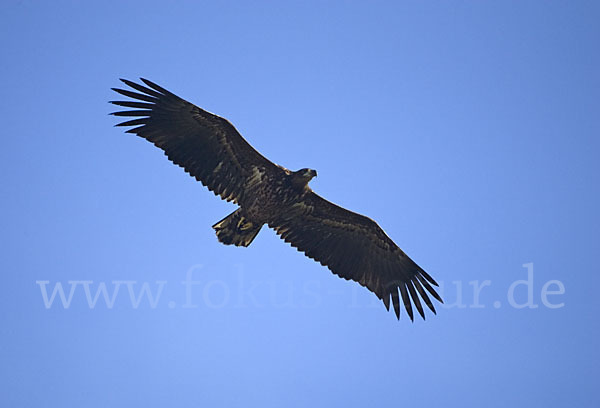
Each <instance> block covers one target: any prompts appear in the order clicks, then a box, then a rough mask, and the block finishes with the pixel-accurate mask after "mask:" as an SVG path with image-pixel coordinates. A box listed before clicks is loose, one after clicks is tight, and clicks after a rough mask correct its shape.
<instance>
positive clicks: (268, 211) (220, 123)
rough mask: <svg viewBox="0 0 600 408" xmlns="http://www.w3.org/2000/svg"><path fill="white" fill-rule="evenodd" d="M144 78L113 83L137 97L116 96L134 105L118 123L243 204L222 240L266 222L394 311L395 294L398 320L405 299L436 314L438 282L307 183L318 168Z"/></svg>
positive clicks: (238, 240)
mask: <svg viewBox="0 0 600 408" xmlns="http://www.w3.org/2000/svg"><path fill="white" fill-rule="evenodd" d="M141 80H142V82H143V83H144V84H145V86H144V85H140V84H137V83H135V82H132V81H128V80H125V79H122V80H121V81H123V83H125V84H126V85H128V86H129V87H130V88H131V89H118V88H113V90H114V91H115V92H117V93H119V94H121V95H123V96H126V97H129V98H131V100H128V101H111V103H112V104H115V105H118V106H122V107H125V108H131V109H129V110H123V111H119V112H113V113H112V115H115V116H121V117H125V118H129V119H128V120H126V121H125V122H122V123H119V124H118V125H117V126H132V128H131V129H129V130H127V133H133V134H136V135H138V136H140V137H143V138H144V139H146V140H148V141H149V142H151V143H153V144H154V145H155V146H156V147H158V148H160V149H162V150H163V151H164V152H165V155H166V156H167V157H168V158H169V160H171V161H172V162H173V163H175V164H177V165H179V166H181V167H183V169H184V170H185V171H186V172H187V173H189V174H190V175H191V176H192V177H195V178H196V180H198V181H200V182H201V183H202V184H203V185H205V186H206V187H208V188H209V189H210V190H211V191H213V192H214V193H215V194H216V195H219V196H220V197H221V198H222V199H224V200H227V201H233V202H234V203H236V204H237V205H238V206H239V208H238V209H237V210H236V211H234V212H233V213H232V214H230V215H228V216H227V217H225V218H224V219H222V220H221V221H219V222H217V223H216V224H215V225H213V228H214V230H215V231H216V234H217V238H218V240H219V241H220V242H222V243H224V244H226V245H231V244H233V245H237V246H248V245H250V243H251V242H252V240H253V239H254V238H255V237H256V235H257V234H258V232H259V231H260V229H261V228H262V226H263V225H265V224H266V225H268V226H269V227H270V228H273V229H274V230H275V232H276V233H277V234H278V235H279V236H280V237H281V238H282V239H283V240H284V241H285V242H289V243H290V244H291V245H292V246H293V247H295V248H297V249H298V250H300V251H302V252H304V253H305V254H306V256H308V257H310V258H312V259H314V260H315V261H317V262H319V263H321V264H322V265H324V266H327V267H328V268H329V269H330V270H331V271H332V272H333V273H335V274H336V275H338V276H340V277H341V278H344V279H352V280H353V281H355V282H358V283H360V284H361V285H362V286H365V287H366V288H367V289H369V290H370V291H371V292H373V293H374V294H375V295H376V296H377V297H378V298H379V299H381V300H382V301H383V303H384V304H385V307H386V308H387V309H388V310H389V307H390V298H391V303H392V305H393V307H394V311H395V313H396V316H397V317H398V319H399V318H400V300H402V303H403V304H404V308H405V309H406V312H407V313H408V316H409V317H410V319H411V320H413V318H414V316H413V304H414V306H415V308H416V309H417V311H418V312H419V314H420V315H421V317H423V318H425V313H424V311H423V305H422V303H421V302H422V301H423V302H424V303H425V304H426V305H427V306H428V307H429V308H430V309H431V310H432V311H433V312H434V313H435V307H434V306H433V303H432V301H431V299H430V297H429V295H431V296H432V297H434V298H435V299H437V300H438V301H440V302H442V299H441V298H440V296H439V295H438V294H437V293H436V291H435V289H434V288H433V286H438V284H437V283H436V281H435V280H434V279H433V278H432V277H431V276H429V274H427V273H426V272H425V271H424V270H423V269H422V268H421V267H419V266H418V265H417V264H416V263H415V262H414V261H413V260H412V259H410V258H409V257H408V256H407V255H406V254H405V253H404V252H403V251H402V250H401V249H400V248H398V246H397V245H396V244H395V243H394V242H393V241H392V240H391V239H390V238H389V237H388V236H387V235H386V234H385V232H383V230H382V229H381V228H380V227H379V226H378V225H377V223H375V221H373V220H372V219H370V218H368V217H365V216H363V215H360V214H357V213H354V212H352V211H348V210H346V209H344V208H342V207H339V206H337V205H335V204H333V203H331V202H329V201H327V200H325V199H324V198H322V197H320V196H319V195H317V194H315V193H314V192H313V191H312V190H311V189H310V187H309V186H308V182H309V181H310V180H311V179H312V178H313V177H315V176H316V175H317V172H316V171H315V170H311V169H301V170H298V171H291V170H288V169H286V168H284V167H282V166H278V165H276V164H274V163H273V162H271V161H270V160H268V159H266V158H265V157H264V156H262V155H261V154H260V153H258V152H257V151H256V150H255V149H254V148H253V147H252V146H250V144H249V143H248V142H246V140H245V139H244V138H243V137H242V136H241V135H240V134H239V133H238V131H237V130H236V129H235V128H234V127H233V125H232V124H231V123H229V122H228V121H227V120H225V119H223V118H221V117H219V116H217V115H213V114H212V113H210V112H207V111H205V110H203V109H201V108H199V107H197V106H195V105H193V104H191V103H189V102H187V101H185V100H184V99H181V98H180V97H178V96H176V95H175V94H173V93H171V92H169V91H167V90H166V89H164V88H162V87H160V86H158V85H156V84H155V83H153V82H151V81H148V80H146V79H143V78H142V79H141ZM432 285H433V286H432ZM428 293H429V295H428Z"/></svg>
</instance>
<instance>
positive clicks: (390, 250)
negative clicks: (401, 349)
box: [269, 193, 442, 320]
mask: <svg viewBox="0 0 600 408" xmlns="http://www.w3.org/2000/svg"><path fill="white" fill-rule="evenodd" d="M300 207H301V211H300V213H297V214H296V213H295V214H294V216H293V217H291V216H285V214H284V215H282V216H281V217H279V218H278V219H276V220H274V221H273V222H271V223H269V226H271V227H272V228H274V229H275V231H276V232H277V233H278V234H279V235H280V236H281V237H282V238H283V239H284V240H285V241H286V242H288V243H290V244H291V245H292V246H293V247H295V248H297V249H298V250H299V251H302V252H304V253H305V254H306V255H307V256H308V257H309V258H312V259H314V260H316V261H317V262H320V263H321V264H323V265H325V266H327V267H328V268H329V269H330V270H331V271H332V272H333V273H334V274H336V275H338V276H340V277H341V278H344V279H348V280H353V281H356V282H358V283H359V284H361V285H362V286H365V287H366V288H368V289H369V290H370V291H371V292H373V293H375V295H376V296H377V297H378V298H379V299H381V300H382V301H383V303H384V305H385V307H386V309H388V310H389V307H390V298H391V303H392V305H393V307H394V312H395V313H396V316H397V317H398V319H399V318H400V305H401V304H402V305H403V306H404V309H405V310H406V312H407V314H408V316H409V318H410V319H411V320H413V319H414V313H413V304H414V307H415V308H416V309H417V312H418V313H419V315H421V317H423V319H424V318H425V313H424V310H423V305H422V303H421V299H422V300H423V301H424V303H425V304H426V305H427V306H428V307H429V308H430V309H431V310H432V311H433V312H434V313H435V308H434V307H433V304H432V303H431V300H430V298H429V296H428V295H427V293H426V291H427V292H429V293H430V294H431V295H432V296H433V297H434V298H435V299H437V300H438V301H440V302H442V299H441V297H440V296H439V295H438V294H437V293H436V291H435V290H434V289H433V287H432V286H431V285H434V286H437V283H436V282H435V280H433V279H432V278H431V276H429V275H428V274H427V273H426V272H425V271H424V270H423V269H422V268H421V267H419V266H418V265H417V264H416V263H415V262H414V261H413V260H412V259H410V258H409V257H408V256H407V255H406V254H405V253H404V252H403V251H402V250H401V249H400V248H398V246H397V245H396V244H395V243H394V242H393V241H392V240H391V239H390V238H389V237H388V236H387V235H386V234H385V232H383V230H382V229H381V228H380V227H379V226H378V225H377V223H375V221H373V220H371V219H370V218H367V217H365V216H362V215H360V214H356V213H354V212H351V211H348V210H346V209H344V208H342V207H339V206H337V205H335V204H333V203H331V202H329V201H327V200H325V199H323V198H322V197H320V196H318V195H317V194H315V193H309V194H307V195H305V197H304V199H303V201H302V202H301V203H300Z"/></svg>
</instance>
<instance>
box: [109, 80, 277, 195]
mask: <svg viewBox="0 0 600 408" xmlns="http://www.w3.org/2000/svg"><path fill="white" fill-rule="evenodd" d="M141 80H142V81H143V82H144V84H146V86H143V85H140V84H137V83H135V82H131V81H128V80H126V79H121V81H123V82H124V83H125V84H126V85H128V86H129V87H131V88H132V89H134V90H135V91H138V92H139V93H138V92H133V91H131V90H126V89H118V88H112V89H113V90H114V91H115V92H118V93H119V94H121V95H124V96H127V97H129V98H132V99H133V100H132V101H111V103H112V104H115V105H118V106H123V107H126V108H133V109H131V110H124V111H119V112H114V113H112V115H115V116H122V117H128V118H131V119H130V120H127V121H126V122H122V123H119V124H118V125H117V126H135V127H134V128H133V129H129V130H128V131H127V133H134V134H136V135H138V136H140V137H143V138H144V139H146V140H148V141H149V142H152V143H153V144H154V145H155V146H156V147H159V148H161V149H162V150H164V152H165V155H166V156H167V157H168V158H169V160H171V161H172V162H173V163H175V164H177V165H179V166H181V167H183V169H184V170H185V171H186V172H187V173H189V174H190V175H191V176H193V177H195V178H196V180H198V181H200V182H201V183H202V184H204V185H205V186H207V187H208V188H209V189H210V190H211V191H213V192H214V193H215V194H216V195H219V196H221V198H223V199H225V200H227V201H231V200H233V201H234V202H235V203H241V202H243V200H244V191H245V189H244V186H245V184H246V182H247V181H248V180H249V178H251V177H252V176H253V174H256V173H255V170H256V169H257V168H258V169H266V168H268V169H270V170H275V171H279V170H278V169H279V168H278V167H277V166H276V165H275V164H273V163H272V162H271V161H269V160H267V159H266V158H265V157H264V156H262V155H261V154H260V153H258V152H257V151H256V150H255V149H254V148H253V147H252V146H250V144H248V142H246V141H245V140H244V138H243V137H242V136H241V135H240V134H239V133H238V131H237V130H236V129H235V128H234V127H233V125H232V124H231V123H229V122H228V121H227V120H225V119H223V118H221V117H219V116H217V115H213V114H212V113H210V112H207V111H205V110H203V109H200V108H199V107H197V106H195V105H193V104H191V103H189V102H187V101H185V100H183V99H181V98H180V97H178V96H176V95H174V94H172V93H171V92H169V91H167V90H166V89H164V88H161V87H160V86H158V85H156V84H155V83H153V82H151V81H148V80H146V79H143V78H141Z"/></svg>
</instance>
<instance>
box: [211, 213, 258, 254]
mask: <svg viewBox="0 0 600 408" xmlns="http://www.w3.org/2000/svg"><path fill="white" fill-rule="evenodd" d="M262 226H263V224H255V223H253V222H252V221H250V220H248V219H247V218H246V217H245V216H244V215H243V214H242V211H241V209H239V208H238V209H237V210H236V211H234V212H232V213H231V214H229V215H228V216H227V217H225V218H223V219H222V220H221V221H219V222H217V223H216V224H215V225H213V226H212V227H213V229H214V230H215V231H216V233H217V239H218V240H219V242H222V243H223V244H225V245H232V244H233V245H236V246H245V247H247V246H248V245H250V243H251V242H252V241H253V240H254V238H255V237H256V235H257V234H258V232H259V231H260V229H261V228H262Z"/></svg>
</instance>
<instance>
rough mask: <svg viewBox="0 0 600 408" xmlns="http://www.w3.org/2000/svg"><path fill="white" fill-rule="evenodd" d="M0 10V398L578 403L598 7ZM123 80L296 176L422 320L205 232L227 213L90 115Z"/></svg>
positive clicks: (106, 108) (262, 240) (594, 327)
mask: <svg viewBox="0 0 600 408" xmlns="http://www.w3.org/2000/svg"><path fill="white" fill-rule="evenodd" d="M0 8H1V17H0V20H1V23H2V24H0V34H1V35H0V43H1V44H2V64H1V65H0V70H1V72H2V78H3V82H4V84H3V97H2V98H1V99H0V112H2V125H3V131H2V134H3V137H2V140H3V148H2V149H1V150H0V167H1V170H2V174H4V177H3V181H2V183H1V184H0V192H1V193H2V197H3V199H2V203H1V206H2V207H1V208H2V212H1V213H2V229H1V230H2V233H1V234H0V240H1V244H2V257H1V258H0V266H1V268H2V271H3V275H2V276H3V277H4V283H3V285H2V288H3V289H2V295H1V296H0V316H2V325H1V336H0V338H1V339H2V340H1V342H0V358H1V361H2V364H1V365H0V367H1V368H0V384H1V385H0V398H1V401H0V402H2V405H5V406H15V407H16V406H23V407H24V406H61V407H81V406H85V407H106V406H114V407H120V406H141V405H144V406H197V407H202V406H260V407H265V406H266V407H270V406H273V407H275V406H277V407H279V406H292V407H296V406H297V407H306V406H338V405H344V406H347V407H363V406H374V405H379V406H382V405H389V406H393V405H400V404H401V405H411V406H432V405H434V404H435V405H442V404H443V405H444V406H450V407H453V406H499V407H504V406H506V405H507V404H510V406H517V407H518V406H527V407H537V406H540V407H541V406H544V407H563V406H567V405H569V406H571V405H574V406H581V407H592V406H597V405H598V403H599V399H598V396H597V392H596V388H597V380H594V378H598V377H599V376H600V372H599V369H598V366H599V365H598V362H599V357H600V356H599V352H598V348H597V345H596V343H597V342H596V339H597V338H598V335H599V330H598V329H599V327H598V318H597V312H598V311H599V306H600V301H599V300H598V297H597V295H596V293H597V288H598V285H600V279H599V278H598V276H599V274H598V272H599V270H598V262H597V257H598V253H599V251H600V248H599V242H598V229H599V227H600V223H599V221H600V220H599V217H598V212H597V208H599V207H600V194H599V191H598V182H597V177H598V174H599V170H600V166H599V164H598V157H599V153H600V149H599V147H600V142H599V138H598V135H599V134H600V124H599V120H598V118H599V117H600V112H599V109H598V106H599V105H598V100H599V96H600V92H599V90H600V75H599V74H598V73H599V72H600V61H599V60H600V54H599V53H598V51H597V48H598V40H599V39H600V28H599V26H598V20H599V18H600V7H599V6H598V4H597V3H596V2H592V1H577V2H574V1H505V2H497V1H494V2H491V1H477V2H474V1H470V2H469V1H452V2H449V1H434V2H432V1H429V2H424V1H419V2H417V1H402V2H384V1H380V2H370V3H367V2H311V1H307V2H295V1H293V2H275V1H273V2H171V3H170V4H168V5H165V3H163V2H111V1H107V2H101V3H100V2H64V1H52V2H34V1H28V0H22V1H5V2H3V3H2V5H1V6H0ZM140 76H143V77H146V78H149V79H151V80H153V81H155V82H157V83H159V84H160V85H162V86H164V87H166V88H167V89H169V90H171V91H173V92H175V93H177V94H178V95H180V96H181V97H183V98H185V99H188V100H189V101H191V102H193V103H195V104H197V105H199V106H201V107H203V108H205V109H207V110H209V111H211V112H215V113H217V114H219V115H222V116H224V117H226V118H228V119H229V120H230V121H231V122H232V123H233V124H234V125H235V126H236V127H237V129H238V130H239V131H240V132H241V133H242V134H243V135H244V136H245V137H246V138H247V140H248V141H249V142H250V143H251V144H252V145H253V146H255V147H256V148H257V149H258V150H259V151H260V152H262V153H263V154H264V155H265V156H267V157H268V158H270V159H271V160H273V161H275V162H277V163H279V164H281V165H284V166H286V167H288V168H291V169H298V168H301V167H311V168H315V169H317V170H318V172H319V177H318V178H317V179H315V180H313V181H312V182H311V186H312V187H313V189H314V190H315V191H316V192H317V193H319V194H321V195H323V196H324V197H326V198H328V199H329V200H331V201H333V202H336V203H338V204H340V205H342V206H344V207H346V208H349V209H351V210H354V211H357V212H360V213H363V214H366V215H368V216H370V217H372V218H374V219H375V220H377V221H378V222H379V224H380V225H381V226H382V227H383V228H384V229H385V230H386V232H387V233H388V234H389V235H390V236H391V237H392V239H394V240H395V242H396V243H397V244H398V245H400V246H401V247H402V248H403V249H404V250H405V251H406V252H407V253H408V254H409V255H410V256H411V257H412V258H413V259H415V261H417V262H418V263H419V264H420V265H421V266H423V267H424V268H425V270H427V271H428V272H429V273H430V274H431V275H433V276H434V277H435V278H436V279H437V280H438V282H440V284H441V288H442V290H441V292H442V294H443V297H444V299H445V301H446V305H445V306H442V307H438V314H437V316H433V315H432V314H428V315H427V320H426V321H421V320H419V321H415V323H411V322H410V321H409V320H408V319H406V318H404V319H401V320H400V322H398V321H396V319H395V317H394V315H393V313H388V312H386V311H385V308H384V306H383V305H382V304H381V303H380V302H378V301H377V299H376V298H375V296H374V295H372V294H371V293H369V292H368V291H366V290H364V289H363V288H361V287H359V286H358V285H356V284H354V283H351V282H347V281H344V280H341V279H339V278H337V277H335V276H333V275H332V274H331V273H330V272H329V271H328V270H327V269H325V268H323V267H321V266H320V265H318V264H317V263H315V262H313V261H311V260H309V259H308V258H305V257H304V256H302V255H301V254H300V253H298V252H296V251H295V250H293V249H292V248H290V247H289V246H288V245H287V244H285V243H283V242H282V241H281V240H279V239H278V238H277V237H276V235H275V234H274V232H273V231H271V230H267V229H264V230H263V231H261V233H260V234H259V236H258V237H257V239H256V240H255V241H254V242H253V244H252V245H251V246H250V247H249V248H247V249H243V248H234V247H226V246H223V245H221V244H219V243H218V242H217V240H216V237H215V236H214V233H213V231H212V229H211V228H210V226H211V225H212V224H213V223H214V222H216V221H218V220H220V219H221V218H223V217H224V216H225V215H227V214H229V213H230V212H231V211H233V209H234V208H235V207H234V206H233V205H232V204H229V203H225V202H223V201H220V200H218V199H217V198H215V197H214V196H213V194H212V193H210V192H208V191H207V190H206V189H204V188H203V187H202V186H201V185H200V184H199V183H197V182H195V181H194V180H193V179H192V178H190V177H188V176H187V175H185V174H184V172H183V171H182V170H181V169H180V168H177V167H175V166H173V165H172V164H170V163H169V162H168V161H167V160H166V159H165V158H164V156H163V155H162V153H161V152H160V151H158V150H157V149H156V148H154V147H153V146H152V145H150V144H149V143H147V142H145V141H144V140H142V139H139V138H136V137H134V136H132V135H125V134H124V133H123V132H122V130H121V129H118V128H114V127H113V125H114V124H115V123H116V120H115V118H113V117H111V116H109V115H108V113H109V112H111V111H112V110H113V109H112V108H113V107H111V106H110V105H109V104H108V103H107V101H109V100H111V99H115V95H114V94H113V93H112V91H110V88H111V87H115V86H119V82H118V78H120V77H124V78H129V79H136V78H138V77H140ZM186 280H187V281H194V282H197V283H195V284H188V286H186V284H184V283H182V282H184V281H186ZM528 280H529V281H528ZM519 281H521V282H519ZM57 285H60V288H62V289H63V290H64V292H65V301H66V303H62V302H61V298H60V294H58V292H56V293H57V294H56V295H55V297H54V298H53V299H52V298H51V295H52V292H53V291H54V290H56V289H57V288H58V287H59V286H57ZM103 285H104V286H105V287H106V290H107V293H108V294H109V295H110V296H108V298H107V299H105V298H104V297H103V296H102V294H101V292H97V291H98V290H99V288H101V287H102V286H103ZM144 285H145V286H144ZM144 287H146V288H147V289H148V290H149V293H150V294H151V295H152V298H149V297H148V296H146V295H147V294H148V292H143V289H144ZM475 287H477V288H480V290H479V294H478V295H476V294H475V293H474V288H475ZM117 288H118V289H117ZM511 288H512V289H511ZM86 289H87V290H88V292H89V299H88V298H87V297H86ZM71 291H72V298H70V299H69V294H70V293H71ZM556 292H558V293H556ZM140 293H141V297H140ZM44 294H46V295H47V299H44ZM96 294H99V297H98V299H97V300H96V302H95V303H94V296H95V295H96ZM112 295H114V301H113V299H110V297H111V296H112ZM529 296H531V297H529ZM523 305H524V307H520V306H523Z"/></svg>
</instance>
